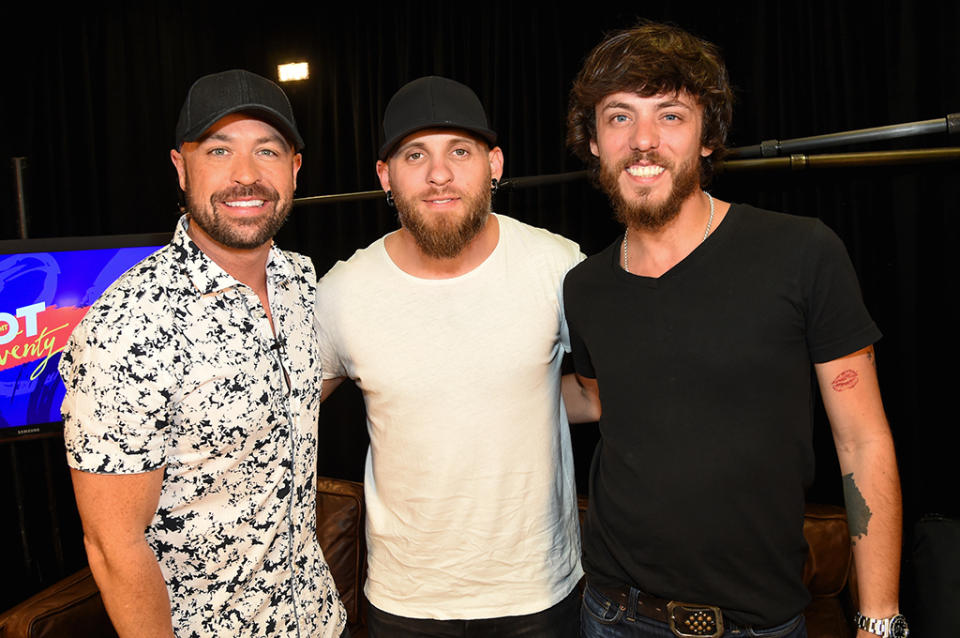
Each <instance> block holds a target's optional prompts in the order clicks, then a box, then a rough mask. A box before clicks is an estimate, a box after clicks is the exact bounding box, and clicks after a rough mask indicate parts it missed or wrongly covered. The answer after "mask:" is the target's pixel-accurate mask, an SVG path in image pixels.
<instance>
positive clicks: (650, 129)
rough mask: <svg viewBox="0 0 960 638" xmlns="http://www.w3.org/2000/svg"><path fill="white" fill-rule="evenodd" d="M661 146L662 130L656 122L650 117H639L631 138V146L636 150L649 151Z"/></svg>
mask: <svg viewBox="0 0 960 638" xmlns="http://www.w3.org/2000/svg"><path fill="white" fill-rule="evenodd" d="M658 146H660V131H659V130H658V129H657V126H656V123H655V122H653V121H652V120H650V119H649V118H638V119H637V122H636V124H635V126H634V130H633V135H632V136H631V139H630V148H631V149H632V150H635V151H649V150H652V149H655V148H657V147H658Z"/></svg>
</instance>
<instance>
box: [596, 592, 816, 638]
mask: <svg viewBox="0 0 960 638" xmlns="http://www.w3.org/2000/svg"><path fill="white" fill-rule="evenodd" d="M636 607H637V590H636V589H634V588H630V600H629V604H628V605H627V609H625V610H624V609H621V608H620V604H619V603H616V602H614V601H612V600H610V599H609V598H607V597H606V596H604V595H603V594H601V593H600V592H598V591H597V590H596V589H593V588H592V587H590V584H589V583H587V587H586V589H585V590H584V592H583V606H582V607H581V608H580V635H581V636H582V637H583V638H676V635H675V634H674V633H673V632H672V631H670V627H669V626H668V625H667V624H666V623H662V622H659V621H657V620H654V619H652V618H647V617H646V616H641V615H640V614H637V613H636ZM723 624H724V632H723V636H724V638H752V637H754V636H755V637H757V638H761V637H762V638H807V625H806V623H805V622H804V620H803V614H800V615H798V616H796V617H795V618H791V619H790V620H788V621H787V622H785V623H784V624H782V625H778V626H776V627H767V628H764V629H752V628H749V627H740V626H738V625H736V624H734V623H730V622H728V621H727V620H726V619H724V623H723Z"/></svg>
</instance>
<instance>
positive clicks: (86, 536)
mask: <svg viewBox="0 0 960 638" xmlns="http://www.w3.org/2000/svg"><path fill="white" fill-rule="evenodd" d="M163 471H164V468H162V467H161V468H159V469H156V470H153V471H151V472H145V473H143V474H92V473H89V472H82V471H80V470H74V469H71V470H70V474H71V477H72V479H73V489H74V493H75V494H76V497H77V508H78V509H79V511H80V520H81V521H82V523H83V542H84V546H85V547H86V550H87V559H88V560H89V562H90V571H91V572H92V573H93V577H94V580H95V581H96V583H97V586H98V587H99V588H100V593H101V595H102V596H103V603H104V606H105V607H106V609H107V613H108V614H109V615H110V620H111V621H112V622H113V626H114V628H115V629H116V630H117V633H118V634H119V635H120V636H121V637H125V636H169V637H172V636H173V627H172V623H171V620H170V599H169V597H168V595H167V586H166V583H164V580H163V574H162V573H161V572H160V566H159V564H158V563H157V559H156V556H155V555H154V553H153V550H152V549H151V548H150V546H149V545H148V544H147V541H146V537H145V536H144V530H145V529H146V528H147V526H148V525H149V524H150V521H151V519H152V518H153V516H154V514H155V513H156V511H157V504H158V502H159V500H160V489H161V485H162V483H163Z"/></svg>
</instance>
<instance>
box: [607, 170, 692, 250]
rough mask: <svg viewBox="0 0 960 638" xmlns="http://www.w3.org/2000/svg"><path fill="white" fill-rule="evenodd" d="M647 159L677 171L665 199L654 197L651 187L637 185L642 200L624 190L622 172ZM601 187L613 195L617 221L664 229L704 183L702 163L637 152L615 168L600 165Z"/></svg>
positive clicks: (626, 224) (642, 227) (608, 195)
mask: <svg viewBox="0 0 960 638" xmlns="http://www.w3.org/2000/svg"><path fill="white" fill-rule="evenodd" d="M641 160H647V161H650V162H653V163H655V164H658V165H660V166H663V167H664V169H666V171H669V172H670V173H672V175H673V185H672V187H671V189H670V193H669V195H667V197H666V199H664V200H663V201H661V202H654V201H650V193H651V190H652V189H651V188H649V187H641V188H636V189H635V190H634V192H635V193H636V194H637V195H639V196H640V199H639V201H627V200H626V198H624V196H623V193H622V192H621V188H622V186H621V185H620V175H621V173H623V171H624V170H626V168H627V167H628V166H630V165H631V164H635V163H636V162H638V161H641ZM597 179H598V181H599V183H600V187H601V188H602V189H603V191H604V192H606V194H607V197H609V198H610V203H611V205H612V206H613V210H614V213H615V214H616V217H617V221H619V222H620V223H621V224H623V225H624V226H626V227H627V228H636V229H644V230H652V231H656V230H660V229H661V228H663V227H664V226H666V225H667V223H668V222H670V221H672V220H673V219H675V218H676V217H677V215H679V214H680V207H681V206H682V205H683V202H685V201H686V200H687V198H688V197H690V195H691V194H693V193H694V192H695V191H696V190H697V188H698V187H699V186H700V164H699V160H698V159H697V158H691V159H690V160H689V161H687V162H684V163H683V164H680V165H679V166H677V165H676V164H674V163H673V162H670V161H668V160H667V159H666V158H664V157H661V156H660V154H659V153H657V152H656V151H648V152H646V153H640V152H637V153H634V154H633V155H632V156H631V157H629V158H627V159H625V160H623V161H622V162H620V163H618V164H617V166H615V167H613V168H611V167H609V166H607V165H606V164H601V165H600V173H599V175H598V178H597Z"/></svg>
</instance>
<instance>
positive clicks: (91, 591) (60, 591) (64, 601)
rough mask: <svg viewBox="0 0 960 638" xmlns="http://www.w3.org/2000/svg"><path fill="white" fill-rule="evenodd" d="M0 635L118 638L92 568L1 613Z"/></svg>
mask: <svg viewBox="0 0 960 638" xmlns="http://www.w3.org/2000/svg"><path fill="white" fill-rule="evenodd" d="M0 636H3V637H4V638H44V637H53V636H84V638H117V633H116V632H115V631H114V630H113V625H111V624H110V619H109V617H108V616H107V611H106V609H104V608H103V601H102V600H101V599H100V590H99V589H97V584H96V583H95V582H94V581H93V575H92V574H91V573H90V568H88V567H84V568H83V569H82V570H80V571H79V572H77V573H75V574H73V575H72V576H68V577H66V578H64V579H63V580H61V581H59V582H57V583H54V584H53V585H51V586H50V587H48V588H46V589H44V590H43V591H41V592H40V593H38V594H36V595H35V596H32V597H31V598H28V599H27V600H25V601H23V602H22V603H20V604H19V605H17V606H16V607H14V608H13V609H10V610H9V611H5V612H3V613H2V614H0Z"/></svg>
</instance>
